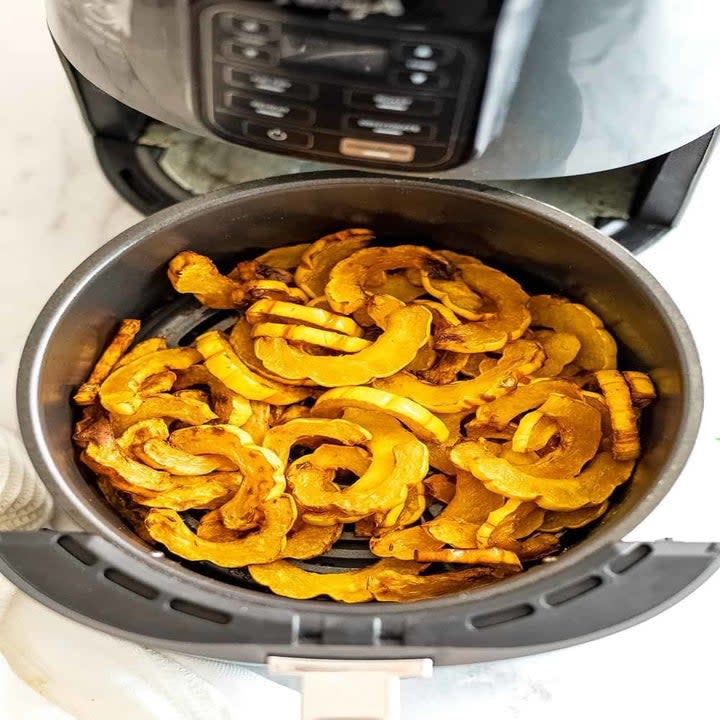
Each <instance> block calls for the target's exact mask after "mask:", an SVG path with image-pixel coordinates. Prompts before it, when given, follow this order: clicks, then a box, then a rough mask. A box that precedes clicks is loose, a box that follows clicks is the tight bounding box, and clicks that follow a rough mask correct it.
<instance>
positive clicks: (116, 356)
mask: <svg viewBox="0 0 720 720" xmlns="http://www.w3.org/2000/svg"><path fill="white" fill-rule="evenodd" d="M139 332H140V321H139V320H131V319H128V320H122V321H121V322H120V325H119V327H118V329H117V331H116V332H115V335H114V336H113V338H112V340H111V341H110V343H109V344H108V345H107V347H106V348H105V350H103V353H102V355H100V359H99V360H98V361H97V362H96V363H95V367H93V369H92V371H91V372H90V375H89V376H88V379H87V380H86V381H85V382H84V383H83V384H82V385H81V386H80V387H79V388H78V389H77V392H76V393H75V395H74V396H73V401H74V402H75V404H76V405H92V404H93V403H94V402H95V400H96V398H97V396H98V392H99V391H100V384H101V383H102V382H103V381H104V380H105V379H106V378H107V376H108V375H109V374H110V372H111V371H112V370H113V368H114V367H115V365H116V364H117V362H118V360H120V358H121V357H122V356H123V355H124V354H125V352H126V351H127V349H128V348H129V347H130V345H132V342H133V340H134V339H135V336H136V335H137V334H138V333H139Z"/></svg>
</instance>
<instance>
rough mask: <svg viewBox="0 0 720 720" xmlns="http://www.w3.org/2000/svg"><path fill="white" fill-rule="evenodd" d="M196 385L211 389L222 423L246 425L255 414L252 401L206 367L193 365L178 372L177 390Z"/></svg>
mask: <svg viewBox="0 0 720 720" xmlns="http://www.w3.org/2000/svg"><path fill="white" fill-rule="evenodd" d="M196 385H206V386H207V387H208V388H209V389H210V395H211V397H212V409H213V412H214V413H215V414H216V415H217V417H218V419H219V420H220V421H221V422H223V423H229V424H230V425H244V424H245V423H246V422H247V421H248V420H249V419H250V416H251V415H252V413H253V409H252V405H251V402H252V401H250V400H248V399H247V398H244V397H243V396H242V395H239V394H238V393H236V392H235V391H234V390H231V389H230V388H229V387H228V386H227V385H225V383H224V382H222V381H220V380H218V379H217V378H216V377H215V376H214V375H213V374H212V373H211V372H210V371H209V370H208V369H207V368H206V367H205V366H204V365H192V366H191V367H189V368H188V369H187V370H181V371H179V372H178V374H177V380H176V381H175V385H174V387H175V389H176V390H184V389H186V388H190V387H193V386H196ZM190 424H192V425H195V424H199V423H190Z"/></svg>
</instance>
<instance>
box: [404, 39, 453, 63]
mask: <svg viewBox="0 0 720 720" xmlns="http://www.w3.org/2000/svg"><path fill="white" fill-rule="evenodd" d="M454 55H455V51H454V50H453V49H452V48H449V47H438V46H437V45H430V44H428V43H406V44H404V45H400V56H401V57H402V58H403V59H405V60H410V61H420V62H422V61H425V62H433V63H437V64H440V65H444V64H445V63H447V62H450V60H452V58H453V56H454Z"/></svg>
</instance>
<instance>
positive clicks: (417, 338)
mask: <svg viewBox="0 0 720 720" xmlns="http://www.w3.org/2000/svg"><path fill="white" fill-rule="evenodd" d="M430 321H431V315H430V312H429V311H428V310H426V309H425V308H423V307H420V306H413V305H408V306H407V307H402V308H400V309H398V310H396V311H395V312H393V313H391V314H390V316H389V318H388V325H387V329H386V330H385V332H384V333H383V334H382V335H380V337H379V338H378V339H377V340H376V341H375V342H374V343H372V345H370V347H368V348H366V349H365V350H361V351H360V352H357V353H354V354H352V355H340V356H315V355H310V354H309V353H306V352H303V351H302V350H300V349H299V348H295V347H293V346H292V345H290V344H289V343H288V342H287V341H286V340H281V339H280V338H258V339H257V340H256V341H255V353H256V355H257V356H258V358H260V360H261V362H262V363H263V365H265V367H266V368H267V369H268V370H270V371H271V372H273V373H276V374H277V375H281V376H283V377H289V378H291V379H302V378H308V379H310V380H312V381H313V382H315V383H317V384H318V385H323V386H325V387H340V386H343V385H363V384H365V383H367V382H369V381H370V380H372V379H374V378H380V377H387V376H388V375H392V374H394V373H396V372H398V371H399V370H401V369H402V368H404V367H405V366H406V365H407V364H408V363H409V362H411V361H412V359H413V358H414V357H415V355H416V353H417V351H418V350H419V349H420V348H421V347H422V346H423V345H425V343H426V342H427V340H428V338H429V337H430Z"/></svg>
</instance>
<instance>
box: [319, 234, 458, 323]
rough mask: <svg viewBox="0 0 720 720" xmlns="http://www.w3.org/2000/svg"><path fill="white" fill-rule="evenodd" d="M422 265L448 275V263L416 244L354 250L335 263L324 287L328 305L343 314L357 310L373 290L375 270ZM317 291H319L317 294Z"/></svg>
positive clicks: (433, 274) (437, 272)
mask: <svg viewBox="0 0 720 720" xmlns="http://www.w3.org/2000/svg"><path fill="white" fill-rule="evenodd" d="M406 268H422V269H424V270H425V271H426V272H427V273H429V274H430V275H431V276H432V277H446V278H449V277H450V276H451V265H450V263H449V262H448V261H447V260H445V259H443V258H442V257H440V256H438V255H436V254H435V253H434V252H432V250H429V249H428V248H425V247H421V246H419V245H397V246H395V247H373V248H365V249H363V250H358V251H357V252H355V253H353V254H352V255H350V256H349V257H346V258H345V259H344V260H341V261H340V262H339V263H337V264H336V265H335V266H334V267H333V268H332V269H331V271H330V279H329V281H328V283H327V286H326V287H325V295H326V296H327V299H328V302H329V303H330V307H332V308H333V310H335V312H339V313H341V314H343V315H349V314H350V313H353V312H355V311H356V310H358V309H359V308H360V307H362V305H363V304H364V303H365V301H366V300H367V299H368V297H370V296H371V295H372V294H373V293H372V292H371V291H370V290H369V289H368V286H371V285H372V282H371V281H372V278H373V277H377V273H378V272H382V271H388V270H404V269H406ZM317 294H322V293H321V292H320V293H317Z"/></svg>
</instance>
